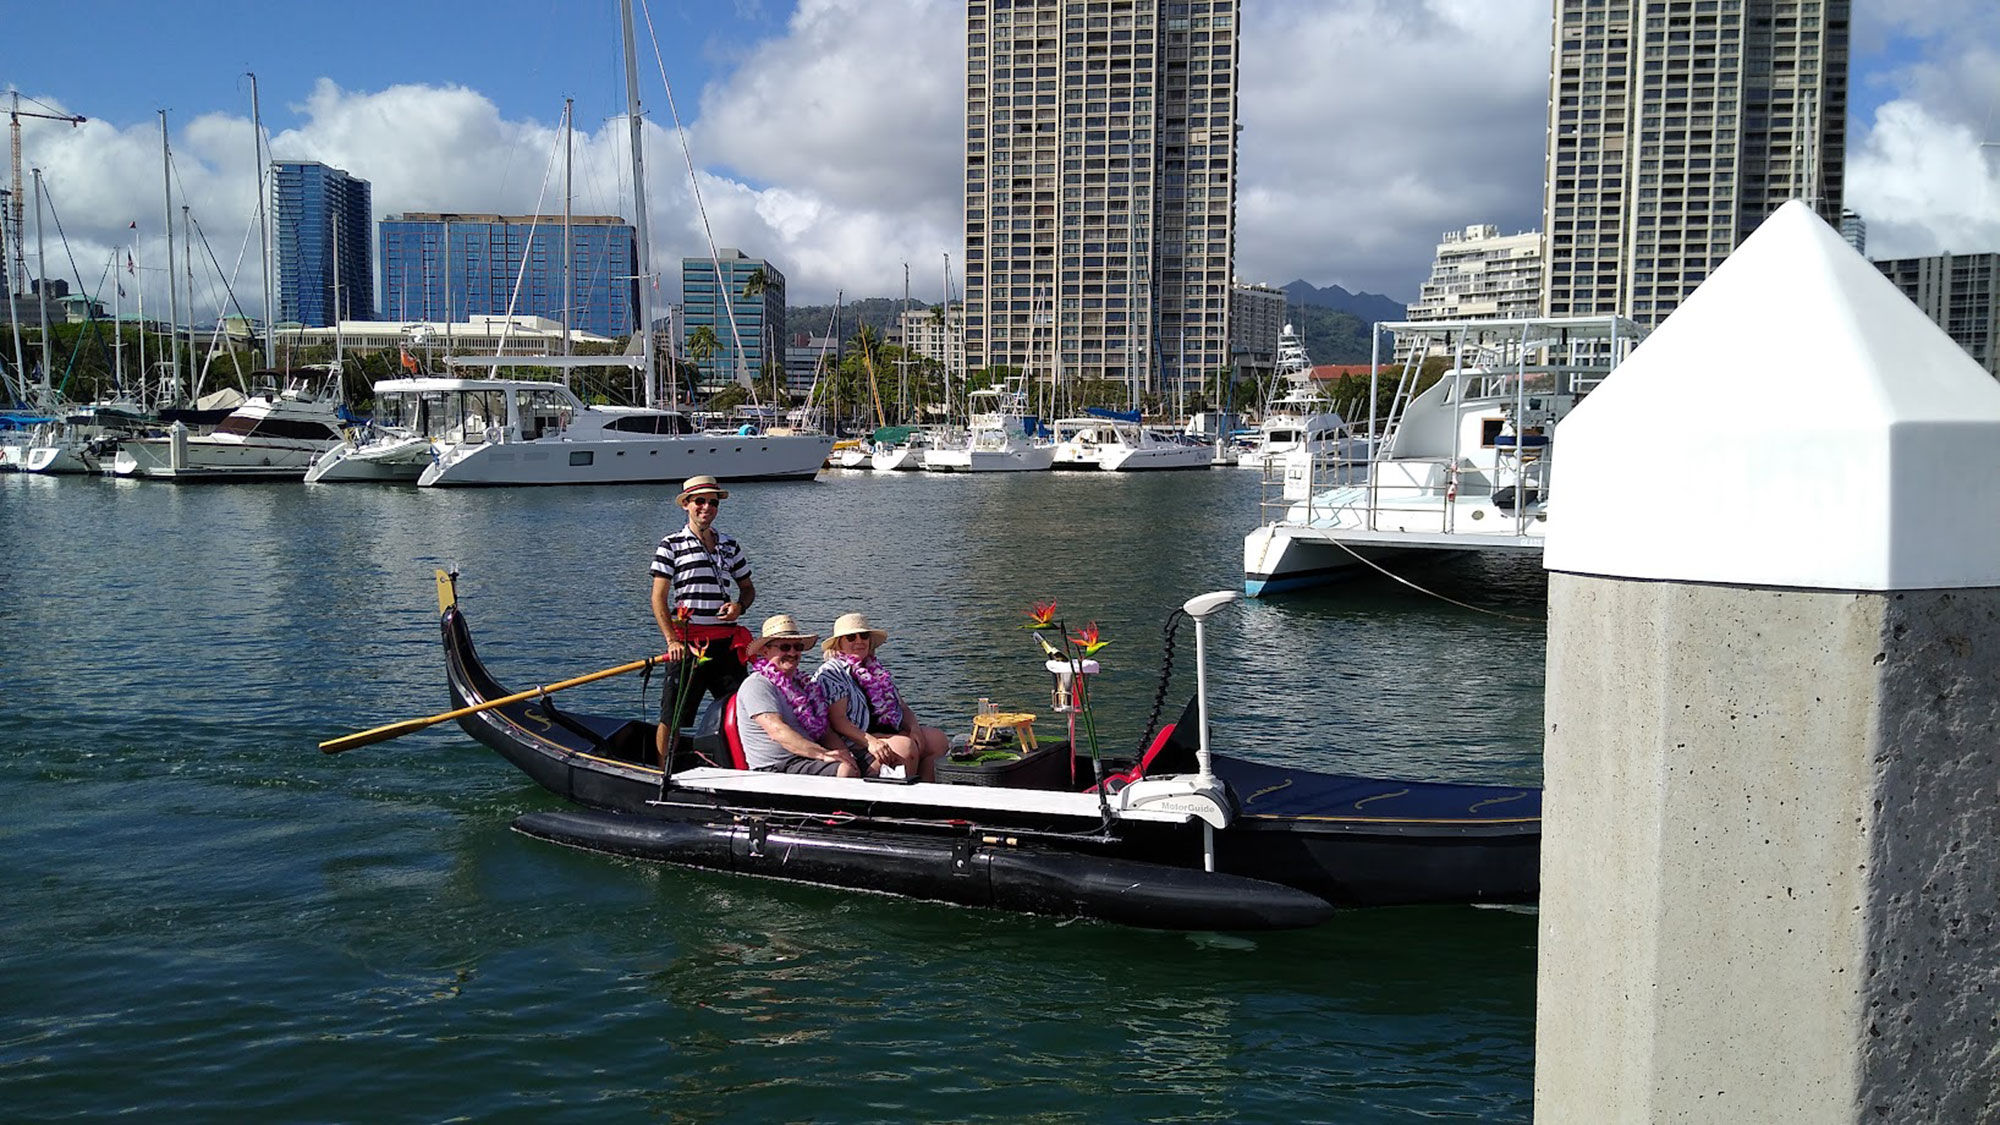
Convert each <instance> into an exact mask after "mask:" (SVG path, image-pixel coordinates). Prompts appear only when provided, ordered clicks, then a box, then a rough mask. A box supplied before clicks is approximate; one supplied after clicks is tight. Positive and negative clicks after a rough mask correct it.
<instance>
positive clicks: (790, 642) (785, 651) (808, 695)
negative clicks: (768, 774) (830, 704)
mask: <svg viewBox="0 0 2000 1125" xmlns="http://www.w3.org/2000/svg"><path fill="white" fill-rule="evenodd" d="M818 640H819V635H818V634H817V633H807V632H804V631H802V630H800V629H799V626H798V622H796V621H794V620H792V615H791V614H789V613H780V614H778V615H776V616H774V617H767V618H765V619H764V628H763V633H762V635H761V636H759V637H758V638H757V639H756V640H755V641H752V642H751V643H750V647H749V649H748V650H747V651H746V652H745V653H744V655H745V657H746V658H747V659H748V660H749V663H750V676H749V678H747V679H745V680H744V681H743V686H742V687H739V688H737V689H736V704H735V706H736V730H737V735H738V737H740V738H741V739H742V740H743V756H744V758H745V759H746V760H747V761H748V762H749V765H750V768H751V769H753V770H771V771H773V772H777V773H816V774H831V775H835V776H839V777H861V776H864V775H867V774H871V773H874V772H875V771H876V769H877V768H878V767H876V766H875V764H874V763H873V762H872V761H871V760H870V759H869V756H868V752H867V751H866V750H862V751H859V752H856V751H851V750H849V749H848V748H847V745H846V744H845V743H843V742H842V741H841V740H840V737H839V736H838V735H836V734H835V733H833V727H832V725H831V724H830V723H829V722H828V720H827V711H826V697H825V696H824V695H822V694H821V693H820V690H819V687H818V685H816V684H814V683H813V682H812V680H810V679H808V678H807V677H805V676H802V675H800V674H799V657H800V656H801V655H803V654H804V653H805V650H806V649H808V648H810V647H812V645H813V644H814V642H816V641H818Z"/></svg>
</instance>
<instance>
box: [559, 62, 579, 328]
mask: <svg viewBox="0 0 2000 1125" xmlns="http://www.w3.org/2000/svg"><path fill="white" fill-rule="evenodd" d="M575 129H576V99H575V98H564V99H563V259H562V260H563V264H562V287H563V288H562V293H563V299H562V326H563V350H562V354H564V355H568V354H569V349H570V325H569V312H570V301H571V300H573V299H574V298H575V296H576V287H575V284H574V282H573V281H572V280H571V278H570V270H571V269H572V268H573V267H574V266H575V263H574V262H572V261H571V260H570V252H571V251H570V241H569V240H570V233H569V223H570V182H571V174H572V172H573V171H574V169H573V166H572V165H573V161H574V151H573V150H574V147H575V145H574V142H575Z"/></svg>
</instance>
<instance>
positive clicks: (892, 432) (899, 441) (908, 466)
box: [868, 426, 939, 473]
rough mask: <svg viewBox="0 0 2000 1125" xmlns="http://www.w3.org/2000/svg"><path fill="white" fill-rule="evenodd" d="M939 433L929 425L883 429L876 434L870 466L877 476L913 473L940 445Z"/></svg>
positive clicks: (921, 466) (922, 465)
mask: <svg viewBox="0 0 2000 1125" xmlns="http://www.w3.org/2000/svg"><path fill="white" fill-rule="evenodd" d="M938 436H939V435H938V432H937V431H935V430H933V429H931V428H930V427H928V426H884V427H882V428H881V429H879V430H876V431H875V448H874V451H873V452H872V453H870V454H869V461H868V463H869V467H870V468H872V469H874V470H875V471H876V472H878V473H904V472H912V471H914V470H917V469H921V468H923V467H924V458H925V457H926V456H927V455H928V454H929V453H930V451H931V449H932V447H933V446H934V445H936V444H937V439H938Z"/></svg>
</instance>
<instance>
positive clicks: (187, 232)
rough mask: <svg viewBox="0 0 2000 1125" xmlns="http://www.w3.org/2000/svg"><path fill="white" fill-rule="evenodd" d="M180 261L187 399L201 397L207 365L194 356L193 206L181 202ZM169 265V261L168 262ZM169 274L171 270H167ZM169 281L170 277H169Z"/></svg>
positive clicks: (206, 380)
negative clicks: (183, 275)
mask: <svg viewBox="0 0 2000 1125" xmlns="http://www.w3.org/2000/svg"><path fill="white" fill-rule="evenodd" d="M181 243H182V245H181V262H182V265H183V268H184V269H185V270H186V281H187V314H188V401H189V402H193V401H194V400H195V399H198V398H200V397H201V388H202V385H203V384H205V383H207V382H208V368H207V365H205V364H203V363H201V362H200V361H199V360H198V359H197V358H196V353H195V344H194V208H192V207H189V206H188V205H187V204H185V203H183V204H181ZM169 264H170V265H171V263H169ZM169 273H170V274H171V270H170V271H169ZM169 280H170V281H171V277H170V278H169Z"/></svg>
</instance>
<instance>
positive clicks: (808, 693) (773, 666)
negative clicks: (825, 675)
mask: <svg viewBox="0 0 2000 1125" xmlns="http://www.w3.org/2000/svg"><path fill="white" fill-rule="evenodd" d="M750 668H751V670H752V671H754V672H756V673H757V674H758V675H760V676H762V677H764V678H765V679H767V680H769V681H771V684H772V686H774V687H776V688H777V689H778V694H780V695H783V696H784V697H785V702H786V703H789V704H791V705H792V716H793V717H794V718H795V719H797V720H798V724H799V733H801V734H803V735H805V736H806V737H807V738H810V739H812V740H813V741H814V742H818V741H819V740H820V739H821V738H824V737H825V736H826V723H827V719H826V696H824V695H821V694H820V690H819V685H818V684H815V683H813V682H812V681H810V680H808V679H806V678H805V677H803V676H789V675H786V674H785V671H784V669H782V668H780V667H778V665H777V663H776V662H774V661H773V660H772V659H771V658H770V657H768V656H759V657H757V658H756V659H755V660H752V661H751V662H750Z"/></svg>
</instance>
